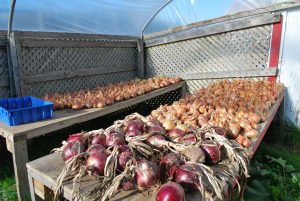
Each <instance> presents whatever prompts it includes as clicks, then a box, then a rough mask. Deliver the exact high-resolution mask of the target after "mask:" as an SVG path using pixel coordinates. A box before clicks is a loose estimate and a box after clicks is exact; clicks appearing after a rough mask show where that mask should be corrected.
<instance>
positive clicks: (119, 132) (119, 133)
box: [108, 128, 125, 138]
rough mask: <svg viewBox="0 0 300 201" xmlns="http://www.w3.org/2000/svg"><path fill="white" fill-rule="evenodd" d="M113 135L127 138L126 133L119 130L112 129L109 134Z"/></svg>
mask: <svg viewBox="0 0 300 201" xmlns="http://www.w3.org/2000/svg"><path fill="white" fill-rule="evenodd" d="M111 133H117V134H118V135H119V136H120V137H123V138H124V137H125V133H124V131H123V130H121V129H119V128H111V129H110V130H109V132H108V134H111Z"/></svg>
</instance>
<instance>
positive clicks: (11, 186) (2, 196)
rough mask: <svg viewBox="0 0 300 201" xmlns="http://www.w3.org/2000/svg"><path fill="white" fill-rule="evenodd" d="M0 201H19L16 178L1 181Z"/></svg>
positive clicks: (11, 177)
mask: <svg viewBox="0 0 300 201" xmlns="http://www.w3.org/2000/svg"><path fill="white" fill-rule="evenodd" d="M0 200H1V201H2V200H3V201H6V200H7V201H14V200H18V196H17V191H16V184H15V178H14V176H10V177H6V178H3V179H1V180H0Z"/></svg>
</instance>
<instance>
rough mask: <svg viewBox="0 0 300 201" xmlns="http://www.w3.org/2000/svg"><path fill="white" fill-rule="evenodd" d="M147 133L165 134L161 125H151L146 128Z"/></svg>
mask: <svg viewBox="0 0 300 201" xmlns="http://www.w3.org/2000/svg"><path fill="white" fill-rule="evenodd" d="M148 133H149V134H152V133H156V134H160V135H164V134H166V130H165V129H164V128H163V127H161V126H153V127H151V128H149V129H148Z"/></svg>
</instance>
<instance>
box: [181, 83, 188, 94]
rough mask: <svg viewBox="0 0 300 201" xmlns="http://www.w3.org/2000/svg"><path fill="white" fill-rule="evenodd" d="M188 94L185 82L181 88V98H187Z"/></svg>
mask: <svg viewBox="0 0 300 201" xmlns="http://www.w3.org/2000/svg"><path fill="white" fill-rule="evenodd" d="M186 92H187V83H186V82H185V83H184V84H183V86H182V88H181V98H184V97H185V96H186Z"/></svg>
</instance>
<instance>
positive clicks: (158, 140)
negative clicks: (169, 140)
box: [147, 135, 165, 149]
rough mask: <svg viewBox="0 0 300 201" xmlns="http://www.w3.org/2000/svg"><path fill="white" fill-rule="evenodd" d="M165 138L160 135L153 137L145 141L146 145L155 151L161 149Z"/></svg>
mask: <svg viewBox="0 0 300 201" xmlns="http://www.w3.org/2000/svg"><path fill="white" fill-rule="evenodd" d="M164 142H165V138H164V137H163V136H161V135H153V136H151V137H149V138H148V139H147V143H148V144H150V145H152V146H153V147H155V148H157V149H162V148H163V146H164Z"/></svg>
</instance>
